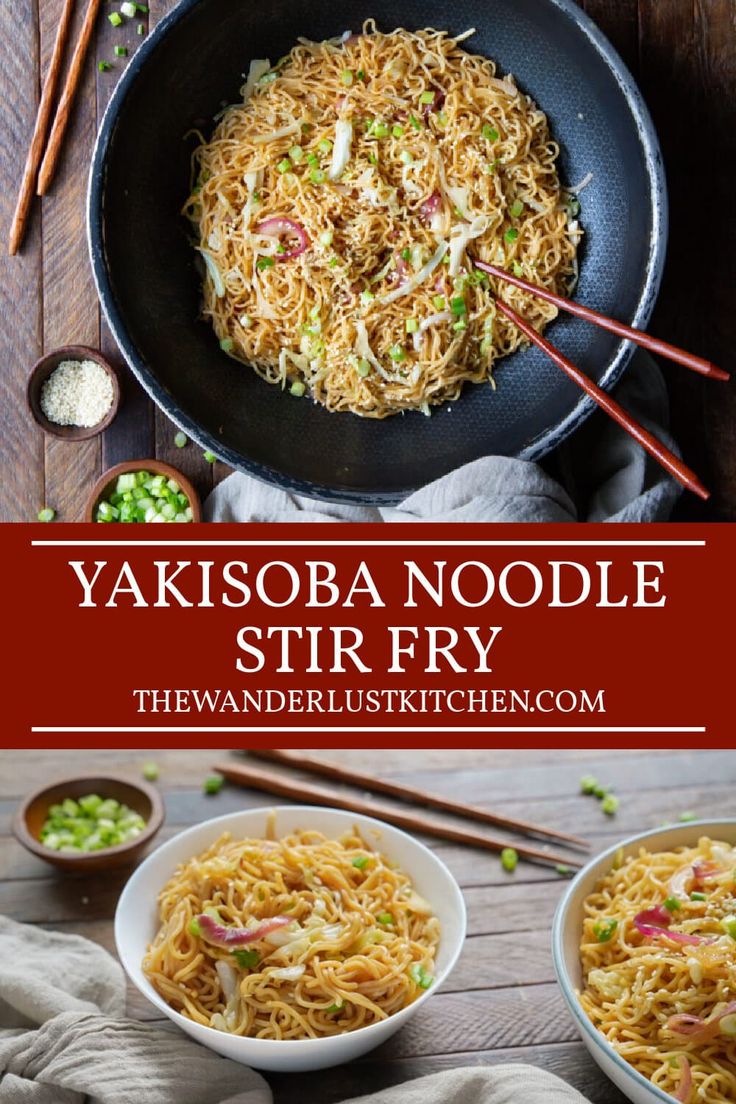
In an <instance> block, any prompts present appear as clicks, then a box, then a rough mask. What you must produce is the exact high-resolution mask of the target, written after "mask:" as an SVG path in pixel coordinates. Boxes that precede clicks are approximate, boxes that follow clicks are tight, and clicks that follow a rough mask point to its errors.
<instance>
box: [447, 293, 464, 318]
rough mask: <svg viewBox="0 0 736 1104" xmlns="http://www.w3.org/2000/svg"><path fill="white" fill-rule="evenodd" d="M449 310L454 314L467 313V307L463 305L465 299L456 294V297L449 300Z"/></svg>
mask: <svg viewBox="0 0 736 1104" xmlns="http://www.w3.org/2000/svg"><path fill="white" fill-rule="evenodd" d="M450 310H451V311H452V313H453V314H454V315H456V316H459V315H462V314H466V313H467V307H466V306H465V300H464V299H463V298H462V297H461V296H458V298H457V299H451V300H450Z"/></svg>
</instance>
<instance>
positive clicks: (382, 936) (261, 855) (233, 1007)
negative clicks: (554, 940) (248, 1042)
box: [143, 829, 439, 1039]
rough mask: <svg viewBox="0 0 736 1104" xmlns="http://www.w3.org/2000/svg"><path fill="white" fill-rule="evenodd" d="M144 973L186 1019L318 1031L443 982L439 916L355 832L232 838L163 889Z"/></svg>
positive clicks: (369, 1015) (241, 1027)
mask: <svg viewBox="0 0 736 1104" xmlns="http://www.w3.org/2000/svg"><path fill="white" fill-rule="evenodd" d="M160 920H161V927H160V929H159V932H158V934H157V936H156V938H155V940H154V941H153V944H152V945H151V947H150V949H149V951H148V952H147V954H146V957H145V959H144V962H143V969H144V972H145V974H146V976H147V977H148V978H149V980H150V981H151V983H152V985H153V986H154V987H155V988H156V989H157V990H158V992H159V993H160V994H161V996H162V997H163V998H164V1000H166V1001H167V1003H168V1004H170V1005H171V1006H172V1007H173V1008H175V1009H177V1011H179V1012H181V1013H182V1014H183V1015H184V1016H187V1017H188V1018H189V1019H192V1020H194V1021H195V1022H196V1023H200V1024H205V1025H207V1026H208V1027H214V1028H217V1029H219V1030H221V1031H228V1032H231V1033H232V1034H234V1035H250V1036H255V1037H257V1038H259V1039H306V1038H318V1037H320V1036H325V1035H336V1034H340V1033H343V1032H347V1031H355V1030H356V1029H357V1028H359V1027H366V1026H367V1025H369V1024H372V1023H377V1022H378V1021H380V1020H385V1019H386V1018H387V1017H388V1016H390V1015H392V1014H393V1013H395V1012H398V1011H400V1010H401V1009H402V1008H405V1007H406V1006H407V1005H409V1004H411V1003H412V1002H413V1001H415V1000H416V999H417V997H419V996H421V994H422V992H423V991H424V990H425V989H428V988H429V987H430V985H431V984H432V981H433V976H432V974H433V970H434V955H435V952H436V949H437V946H438V942H439V922H438V921H437V919H436V917H434V916H433V915H432V910H431V908H430V906H429V905H428V904H427V902H426V901H425V900H424V899H423V898H421V897H420V896H419V895H418V894H417V893H416V892H415V891H414V890H413V888H412V885H411V882H410V881H409V878H408V877H407V876H406V874H403V873H402V872H401V871H400V870H397V869H396V868H395V866H394V865H393V864H392V863H390V862H389V860H388V859H387V858H386V857H385V856H383V855H381V854H380V853H379V852H378V851H376V850H374V849H373V848H372V847H371V845H370V844H369V843H368V842H366V840H364V839H363V838H362V837H361V835H360V834H359V832H358V830H357V829H355V830H354V831H353V832H351V833H350V834H349V835H346V836H344V837H343V838H342V839H340V840H330V839H327V838H326V837H325V836H323V835H321V834H320V833H319V832H315V831H301V832H295V833H294V834H293V835H290V836H287V837H286V838H284V839H280V840H278V841H270V840H260V839H246V840H233V839H231V838H230V836H229V835H227V834H226V835H224V836H222V837H221V838H220V839H219V840H218V841H217V842H216V843H215V844H213V846H212V847H210V848H209V849H208V850H207V851H205V852H203V854H201V855H199V856H197V857H196V858H193V859H191V860H190V861H189V862H187V863H185V864H184V865H182V866H180V867H179V869H178V870H177V871H176V873H175V874H174V876H173V878H172V879H171V881H170V882H169V883H168V885H167V886H165V888H164V890H163V891H162V893H161V896H160Z"/></svg>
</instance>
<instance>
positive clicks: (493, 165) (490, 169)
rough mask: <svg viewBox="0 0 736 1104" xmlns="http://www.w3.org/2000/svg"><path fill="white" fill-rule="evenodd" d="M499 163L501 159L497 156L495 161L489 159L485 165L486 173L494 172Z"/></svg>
mask: <svg viewBox="0 0 736 1104" xmlns="http://www.w3.org/2000/svg"><path fill="white" fill-rule="evenodd" d="M500 164H501V161H500V159H499V158H498V157H497V158H496V160H495V161H489V162H488V164H487V165H486V172H487V173H494V172H495V171H496V169H497V168H498V166H499V165H500Z"/></svg>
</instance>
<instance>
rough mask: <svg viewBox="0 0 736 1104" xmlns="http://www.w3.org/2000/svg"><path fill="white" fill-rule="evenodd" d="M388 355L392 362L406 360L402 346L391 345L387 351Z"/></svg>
mask: <svg viewBox="0 0 736 1104" xmlns="http://www.w3.org/2000/svg"><path fill="white" fill-rule="evenodd" d="M388 355H389V356H390V357H391V359H392V360H395V361H397V362H398V361H401V360H406V349H404V347H403V346H402V345H392V346H391V348H390V349H389V351H388Z"/></svg>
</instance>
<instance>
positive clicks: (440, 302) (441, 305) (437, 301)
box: [432, 295, 445, 311]
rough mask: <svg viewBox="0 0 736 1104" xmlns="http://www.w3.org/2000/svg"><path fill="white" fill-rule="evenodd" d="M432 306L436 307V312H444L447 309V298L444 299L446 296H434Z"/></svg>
mask: <svg viewBox="0 0 736 1104" xmlns="http://www.w3.org/2000/svg"><path fill="white" fill-rule="evenodd" d="M432 305H433V306H434V308H435V310H438V311H441V310H444V309H445V297H444V295H433V296H432Z"/></svg>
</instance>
